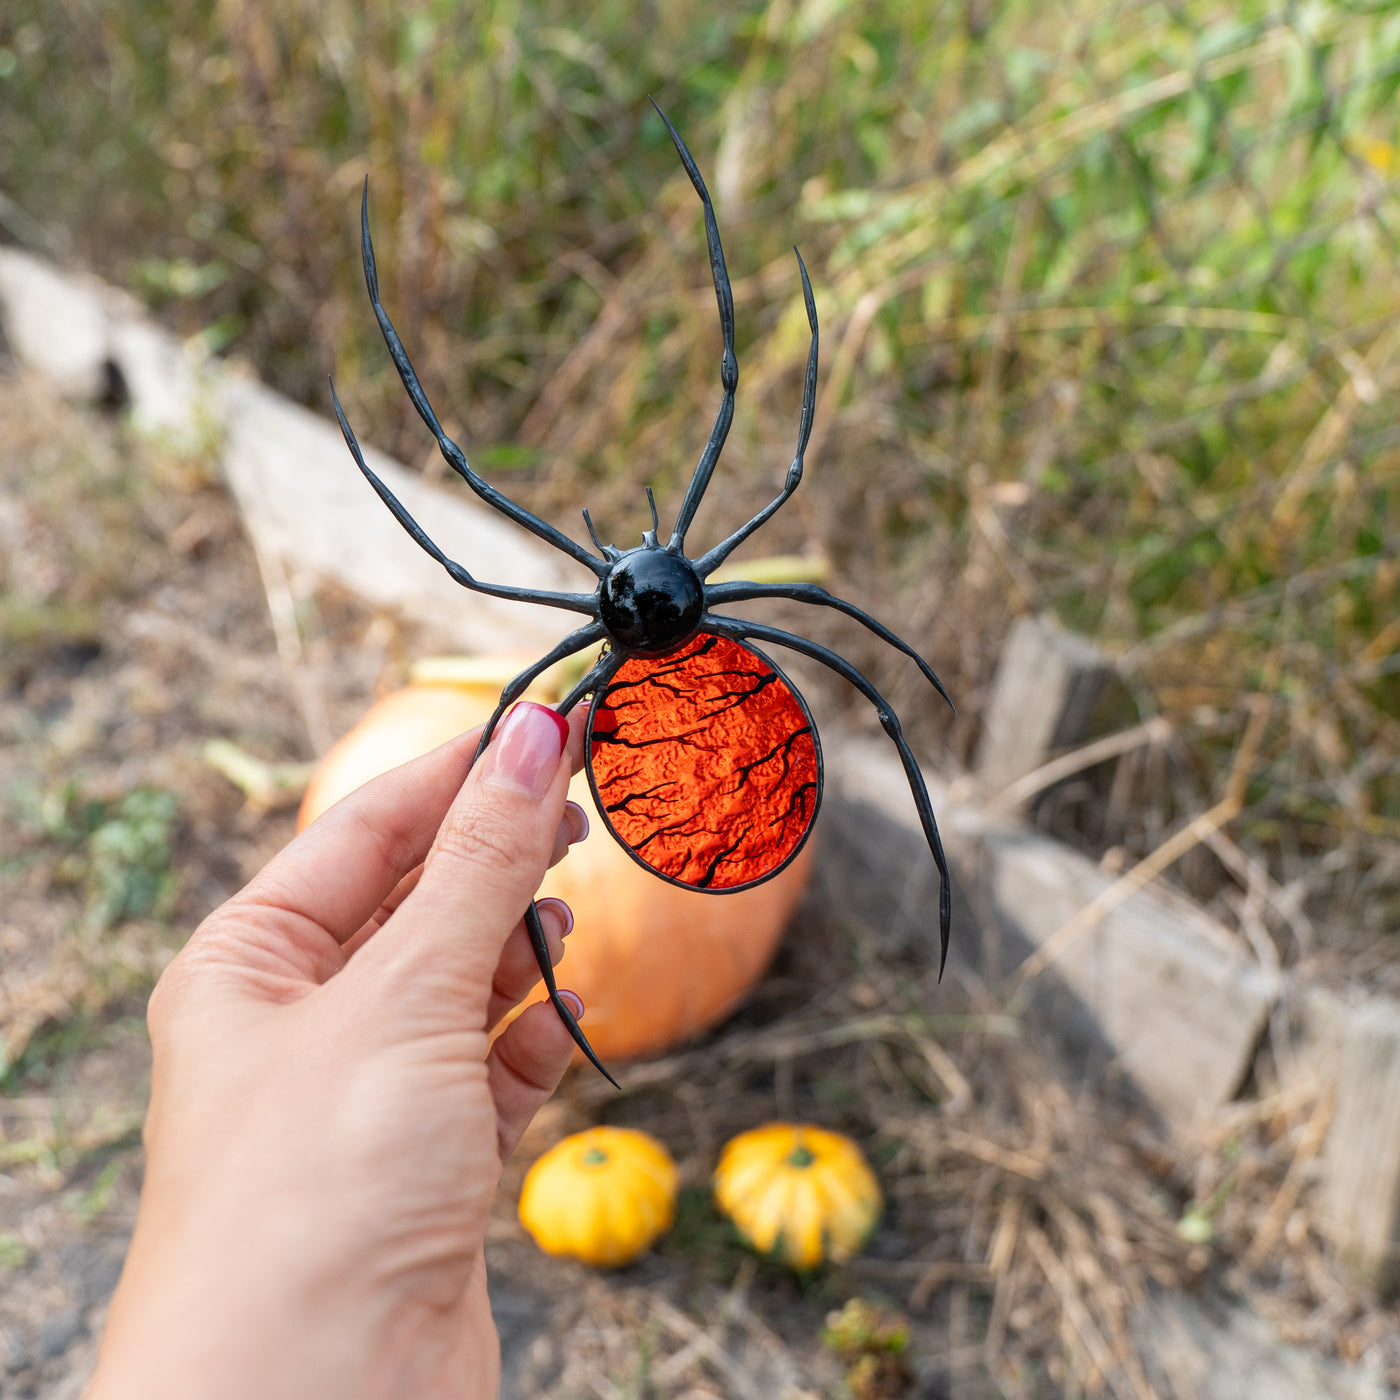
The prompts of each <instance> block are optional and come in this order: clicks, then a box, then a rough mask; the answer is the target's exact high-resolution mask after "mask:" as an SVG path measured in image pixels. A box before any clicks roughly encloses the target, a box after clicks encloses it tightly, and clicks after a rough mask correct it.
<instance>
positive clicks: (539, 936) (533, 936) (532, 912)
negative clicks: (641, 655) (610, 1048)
mask: <svg viewBox="0 0 1400 1400" xmlns="http://www.w3.org/2000/svg"><path fill="white" fill-rule="evenodd" d="M595 629H596V635H590V636H587V637H585V634H586V633H589V634H592V633H594V632H595ZM602 631H603V629H602V626H601V625H600V624H596V623H595V624H591V625H590V626H588V627H580V628H579V630H578V631H577V632H574V633H571V634H570V635H569V636H568V637H565V638H564V640H563V641H562V642H560V643H559V645H558V646H557V647H555V648H554V650H553V651H552V652H550V653H549V655H548V656H546V657H544V658H543V659H542V660H540V661H538V662H536V663H535V665H533V666H531V667H529V668H527V669H526V670H524V671H522V672H521V673H520V674H519V675H518V676H516V677H515V679H514V680H512V681H511V682H510V684H509V685H507V686H506V688H505V690H504V691H502V693H501V698H500V701H499V702H498V703H497V705H496V711H495V713H494V714H493V715H492V716H491V718H490V719H489V720H488V721H487V722H486V727H485V728H484V729H483V730H482V731H481V742H480V743H479V744H478V745H477V750H476V753H477V757H478V758H480V757H481V753H482V750H484V749H485V747H486V745H487V744H488V743H489V742H490V740H491V736H492V734H494V733H495V730H496V724H497V722H498V721H499V720H500V718H501V716H502V715H503V714H504V713H505V712H506V710H507V709H508V708H509V707H510V705H511V704H513V703H514V701H515V700H516V699H517V698H518V697H519V696H520V695H522V694H523V693H524V691H525V688H526V687H527V686H528V685H529V684H530V682H531V681H532V680H534V678H535V677H536V676H538V675H540V674H541V673H542V672H543V671H545V670H546V669H547V668H548V667H550V666H552V665H553V664H554V663H555V662H556V661H560V660H562V659H563V658H564V657H565V656H570V655H572V654H573V653H574V652H576V651H579V650H581V649H582V647H584V646H586V645H587V644H588V642H590V641H596V640H598V638H599V637H600V636H601V635H602ZM580 639H583V640H580ZM571 643H572V644H573V645H570V644H571ZM566 647H567V650H566V649H565V648H566ZM622 662H623V658H622V657H621V656H619V655H617V653H615V652H611V651H610V652H606V653H605V654H604V655H602V656H601V657H599V658H598V660H597V661H596V662H595V663H594V664H593V665H592V666H591V667H590V668H589V669H588V671H587V672H585V674H584V675H583V677H582V678H581V679H580V680H579V682H578V684H577V685H575V686H574V687H573V689H572V690H570V691H569V693H568V694H567V695H566V696H565V697H564V698H563V699H562V700H561V701H560V702H559V704H558V705H557V706H556V709H557V710H558V712H559V714H561V715H567V714H568V713H569V711H570V710H572V709H573V708H574V706H575V705H577V704H578V702H579V701H580V700H582V699H583V697H584V696H585V695H591V694H592V693H593V691H594V690H596V689H597V688H598V687H599V686H603V685H606V684H607V683H608V681H610V680H611V679H612V677H613V676H614V675H615V674H616V673H617V670H618V667H620V666H621V665H622ZM508 697H509V698H508ZM525 931H526V933H528V934H529V935H530V947H531V949H532V950H533V951H534V954H535V962H536V963H537V964H538V965H539V969H540V976H541V977H542V978H543V979H544V986H545V991H546V992H547V993H548V995H549V1004H550V1005H551V1006H552V1007H553V1008H554V1012H555V1015H557V1016H558V1017H559V1019H560V1020H561V1021H562V1022H563V1023H564V1029H565V1030H567V1031H568V1032H569V1035H570V1036H571V1037H572V1038H573V1042H574V1044H575V1045H577V1046H578V1048H579V1049H580V1050H582V1051H583V1053H584V1055H585V1056H587V1058H588V1062H589V1064H591V1065H592V1066H593V1068H594V1069H596V1070H597V1071H598V1073H599V1074H601V1075H602V1076H603V1078H604V1079H606V1080H607V1081H608V1083H609V1084H611V1085H612V1086H613V1088H614V1089H620V1088H621V1087H622V1086H621V1085H620V1084H619V1083H618V1082H617V1080H616V1079H614V1078H613V1077H612V1075H610V1074H609V1073H608V1071H607V1069H606V1067H605V1066H604V1064H603V1062H602V1060H600V1059H599V1058H598V1055H597V1053H596V1052H595V1051H594V1049H593V1047H592V1046H591V1045H590V1044H589V1043H588V1037H587V1036H586V1035H584V1033H583V1030H582V1029H581V1027H580V1026H579V1023H578V1021H577V1020H576V1019H575V1017H574V1013H573V1012H572V1011H570V1010H569V1007H568V1004H567V1003H566V1002H565V1001H564V998H563V997H561V996H560V995H559V984H558V983H557V982H556V981H555V979H554V964H553V963H551V962H550V960H549V944H548V942H546V940H545V936H544V925H543V924H542V923H541V922H540V911H539V908H538V906H537V905H536V904H535V901H534V900H533V899H532V900H531V901H530V904H529V907H528V908H527V909H526V910H525Z"/></svg>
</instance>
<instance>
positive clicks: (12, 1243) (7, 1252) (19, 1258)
mask: <svg viewBox="0 0 1400 1400" xmlns="http://www.w3.org/2000/svg"><path fill="white" fill-rule="evenodd" d="M28 1262H29V1246H28V1245H26V1244H25V1242H24V1241H23V1240H22V1239H20V1237H19V1236H18V1235H16V1234H12V1233H11V1232H10V1231H8V1230H4V1231H0V1269H22V1268H23V1267H24V1266H25V1265H26V1264H27V1263H28Z"/></svg>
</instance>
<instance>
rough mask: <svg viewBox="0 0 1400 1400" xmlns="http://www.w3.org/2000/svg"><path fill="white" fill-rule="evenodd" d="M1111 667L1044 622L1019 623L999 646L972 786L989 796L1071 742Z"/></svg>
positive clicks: (1035, 619) (1095, 651)
mask: <svg viewBox="0 0 1400 1400" xmlns="http://www.w3.org/2000/svg"><path fill="white" fill-rule="evenodd" d="M1111 674H1112V667H1111V666H1110V665H1109V664H1108V662H1107V661H1106V659H1105V658H1104V656H1103V654H1102V653H1101V652H1100V651H1099V650H1098V648H1097V647H1095V646H1094V645H1093V644H1092V643H1091V642H1088V641H1086V640H1085V639H1084V638H1082V637H1077V636H1075V635H1074V634H1073V633H1070V632H1066V631H1065V630H1064V629H1063V628H1062V627H1060V626H1058V625H1057V624H1056V623H1055V622H1054V621H1053V620H1051V619H1049V618H1039V617H1022V618H1018V619H1017V621H1016V623H1015V625H1014V626H1013V627H1012V629H1011V632H1010V634H1009V635H1008V636H1007V639H1006V642H1005V643H1004V645H1003V646H1002V652H1001V661H1000V663H999V665H998V667H997V674H996V680H995V682H994V683H993V685H992V694H991V701H990V703H989V704H988V706H987V711H986V716H985V719H984V722H983V730H982V740H981V743H980V744H979V746H978V756H977V764H976V774H977V779H978V783H979V785H980V786H981V787H982V789H983V790H984V791H985V792H987V793H989V794H995V793H997V792H1000V791H1001V790H1002V789H1003V788H1005V787H1008V786H1009V785H1010V784H1011V783H1014V782H1015V781H1016V779H1017V778H1021V777H1024V776H1025V775H1026V774H1027V773H1029V772H1031V771H1032V769H1035V768H1038V767H1040V765H1041V764H1042V763H1044V762H1045V761H1046V759H1048V758H1049V757H1050V756H1051V755H1052V753H1053V752H1054V751H1055V750H1056V749H1061V748H1065V747H1067V746H1068V745H1070V744H1074V743H1077V742H1078V741H1079V739H1080V738H1081V737H1082V736H1083V734H1084V728H1085V722H1086V721H1087V720H1088V718H1089V712H1090V711H1091V710H1092V709H1093V707H1094V704H1095V702H1096V701H1097V700H1098V698H1099V695H1100V693H1101V692H1102V690H1103V686H1104V682H1105V681H1106V680H1107V679H1108V677H1109V676H1110V675H1111Z"/></svg>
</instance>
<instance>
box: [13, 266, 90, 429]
mask: <svg viewBox="0 0 1400 1400" xmlns="http://www.w3.org/2000/svg"><path fill="white" fill-rule="evenodd" d="M100 288H101V284H100V283H97V282H96V281H95V280H94V279H91V278H84V277H78V276H74V275H71V274H68V273H63V272H60V271H59V270H58V269H57V268H55V267H54V266H53V265H52V264H51V263H48V262H45V261H44V259H43V258H36V257H35V256H34V255H33V254H31V253H26V252H23V251H21V250H20V249H18V248H0V324H3V325H4V328H5V339H6V340H7V341H8V342H9V345H10V349H11V351H12V352H13V354H14V357H15V359H16V360H18V361H19V363H20V364H21V365H23V366H24V367H25V368H26V369H31V370H34V371H35V372H36V373H39V374H42V375H43V376H44V377H45V378H46V379H48V380H49V381H50V382H51V383H52V384H53V385H54V387H55V388H56V389H57V390H58V391H59V393H60V394H62V395H63V396H64V397H65V398H69V399H76V400H78V401H79V402H92V401H94V400H97V399H100V398H102V397H103V396H104V394H105V393H106V390H107V383H108V379H107V360H108V315H107V309H106V306H105V305H104V298H103V296H102V293H101V290H100Z"/></svg>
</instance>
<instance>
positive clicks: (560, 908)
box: [535, 895, 574, 938]
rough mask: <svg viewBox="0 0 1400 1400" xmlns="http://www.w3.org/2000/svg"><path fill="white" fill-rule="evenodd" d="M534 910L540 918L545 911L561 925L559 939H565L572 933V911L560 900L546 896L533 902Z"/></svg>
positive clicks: (552, 896)
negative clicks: (538, 913)
mask: <svg viewBox="0 0 1400 1400" xmlns="http://www.w3.org/2000/svg"><path fill="white" fill-rule="evenodd" d="M535 908H537V909H538V910H539V911H540V915H541V917H543V916H544V914H545V912H546V911H550V912H552V913H553V915H554V918H555V919H557V920H558V921H559V923H560V924H561V925H562V931H561V932H560V934H559V937H560V938H567V937H568V936H569V935H570V934H571V933H572V932H573V931H574V911H573V910H572V909H570V908H569V906H568V905H567V904H565V903H564V901H563V900H562V899H558V898H556V897H555V896H554V895H546V896H545V897H544V898H543V899H537V900H536V901H535Z"/></svg>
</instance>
